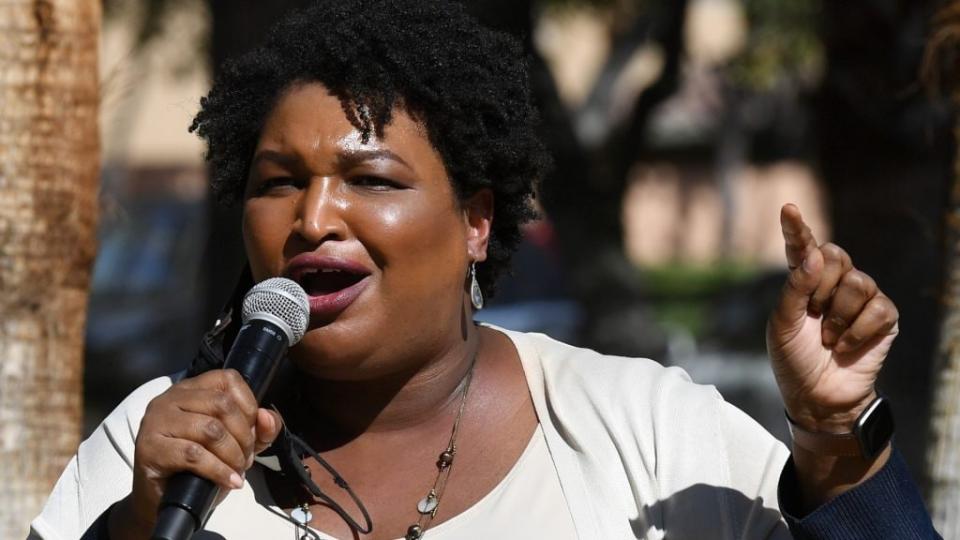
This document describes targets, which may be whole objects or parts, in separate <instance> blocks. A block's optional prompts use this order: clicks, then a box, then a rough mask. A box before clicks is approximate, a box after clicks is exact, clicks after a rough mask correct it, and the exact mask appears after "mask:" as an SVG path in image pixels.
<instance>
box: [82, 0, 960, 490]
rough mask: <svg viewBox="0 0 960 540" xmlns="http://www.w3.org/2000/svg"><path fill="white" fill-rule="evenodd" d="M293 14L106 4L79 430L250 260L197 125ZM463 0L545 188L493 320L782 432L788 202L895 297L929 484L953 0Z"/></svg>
mask: <svg viewBox="0 0 960 540" xmlns="http://www.w3.org/2000/svg"><path fill="white" fill-rule="evenodd" d="M298 3H302V2H297V1H294V0H278V1H274V2H255V1H253V0H237V1H230V2H228V1H226V0H207V1H203V0H151V1H146V2H134V1H133V0H105V7H106V8H107V9H106V19H105V26H104V31H103V50H102V79H103V101H102V126H103V137H104V145H105V146H104V168H103V188H102V193H101V206H102V212H103V217H102V221H101V229H100V248H99V254H98V259H97V263H96V268H95V274H94V281H93V291H92V297H91V302H90V313H89V319H88V321H89V322H88V327H87V352H86V375H85V384H86V389H87V390H86V392H87V394H86V399H87V401H86V403H87V411H86V422H85V424H86V430H87V431H88V432H89V431H90V430H92V429H93V428H94V427H95V426H96V425H97V423H98V422H99V421H100V419H101V418H102V417H103V415H104V414H106V413H107V412H108V411H109V410H110V409H111V408H112V407H113V406H115V404H116V403H117V402H118V401H119V400H120V399H121V398H122V397H123V396H124V395H126V394H127V393H128V392H129V391H130V390H131V389H132V388H134V387H135V386H136V385H138V384H140V383H142V382H143V381H145V380H148V379H150V378H153V377H156V376H158V375H161V374H164V373H169V372H173V371H177V370H179V369H183V368H184V367H186V365H187V364H188V362H189V361H190V359H191V357H192V355H193V353H194V351H195V350H196V347H197V343H198V339H199V336H200V334H201V333H202V332H203V330H204V329H205V328H206V327H208V326H209V325H211V324H212V323H213V320H214V316H215V313H216V312H217V311H218V309H219V306H221V305H222V304H223V302H224V301H225V299H226V296H227V294H228V293H229V292H230V290H231V288H232V286H233V282H234V280H235V279H236V275H237V272H238V271H239V267H238V263H237V261H238V260H240V259H239V257H240V247H239V241H238V238H237V231H239V228H238V227H236V226H234V224H235V223H236V220H237V217H238V214H237V213H236V211H235V210H233V211H228V210H218V209H215V208H214V207H213V205H212V203H211V201H209V200H207V198H206V187H205V166H204V163H203V160H202V153H203V148H202V146H201V145H200V143H199V140H198V139H196V138H195V137H194V136H192V135H190V134H189V133H188V132H187V126H188V125H189V124H190V121H191V119H192V116H193V114H194V113H195V112H196V110H197V107H198V103H199V99H200V97H201V96H202V95H203V94H204V93H205V91H206V88H207V87H208V85H209V80H210V78H211V76H212V75H211V74H212V73H213V72H214V70H215V68H214V67H215V66H217V65H219V63H220V61H222V59H223V58H225V57H227V56H230V55H232V54H236V53H238V52H242V51H243V50H245V49H247V48H248V47H250V46H251V45H252V44H253V43H254V42H255V40H256V39H257V38H258V37H260V36H261V35H262V34H263V32H264V31H265V30H266V28H267V26H269V22H270V21H273V20H275V19H276V18H278V17H279V16H281V15H282V13H283V12H284V11H285V10H286V9H290V8H291V7H293V6H295V5H297V4H298ZM854 4H856V6H853V5H852V4H851V3H850V2H849V1H840V0H823V1H819V2H817V1H809V0H643V1H640V0H637V1H630V0H581V1H575V0H553V1H546V0H544V1H540V2H533V1H532V0H526V1H520V0H517V1H507V0H473V1H470V2H467V5H468V7H469V9H471V10H472V11H473V12H474V13H476V14H477V16H478V17H480V18H481V19H483V20H484V21H485V22H487V23H488V24H490V25H492V26H495V27H498V28H501V29H503V30H505V31H508V32H511V33H514V34H515V35H517V36H519V37H521V38H522V39H523V40H524V42H525V43H526V45H527V46H528V48H529V51H530V53H531V71H532V83H533V86H534V89H535V91H536V94H537V98H538V100H539V104H540V107H541V111H542V115H543V118H544V125H543V135H544V139H545V140H546V141H547V143H548V145H549V146H550V147H551V148H552V149H553V150H554V154H555V155H556V157H557V165H558V166H557V170H556V172H555V173H554V175H553V176H552V177H550V178H549V179H547V181H546V182H545V183H544V186H543V192H542V194H541V197H540V204H541V205H542V207H543V210H544V219H543V220H541V221H539V222H537V223H534V224H531V225H530V226H529V227H528V229H527V240H526V242H525V243H524V245H523V247H522V248H521V251H520V253H519V254H518V256H517V259H516V267H515V272H514V275H513V276H511V277H510V278H509V279H508V280H507V281H506V282H505V283H504V284H503V286H502V287H501V292H500V294H499V295H498V296H497V297H496V298H495V299H494V300H493V302H491V304H490V307H489V308H488V309H485V310H484V311H483V312H481V313H480V318H481V319H483V320H487V321H491V322H494V323H497V324H502V325H504V326H508V327H511V328H515V329H520V330H537V331H545V332H547V333H549V334H551V335H554V336H556V337H558V338H560V339H564V340H567V341H570V342H573V343H577V344H581V345H585V346H589V347H594V348H597V349H599V350H601V351H603V352H608V353H620V354H630V355H642V356H649V357H652V358H655V359H657V360H658V361H661V362H663V363H666V364H677V365H681V366H683V367H684V368H686V369H687V370H688V371H690V373H691V374H692V376H693V378H694V379H695V380H697V381H698V382H703V383H708V384H716V385H717V386H718V387H719V388H720V390H721V392H722V393H723V394H724V395H725V396H726V397H727V398H728V399H729V400H731V401H733V402H734V403H736V404H738V405H740V406H741V407H743V408H745V409H746V410H747V411H748V412H749V413H750V414H752V415H753V416H754V417H755V418H757V419H758V420H760V421H761V422H762V423H764V425H765V426H766V427H767V428H768V429H770V430H771V431H772V432H774V433H775V434H777V435H778V436H781V437H784V436H785V429H784V421H783V417H782V413H781V405H780V399H779V394H778V392H777V389H776V387H775V385H774V382H773V378H772V374H771V372H770V370H769V367H768V365H767V361H766V355H765V350H764V349H765V347H764V336H763V333H764V325H765V319H766V315H767V313H768V311H769V309H770V308H771V307H772V305H773V302H774V300H775V299H776V297H777V294H778V293H779V290H780V287H781V285H782V283H783V280H784V278H785V266H784V265H785V262H784V257H783V243H782V238H781V236H780V228H779V208H780V206H781V205H782V204H783V203H786V202H794V203H797V204H798V205H799V206H800V208H801V209H802V211H803V213H804V216H805V218H806V220H807V221H808V223H810V224H811V226H812V227H813V229H814V232H815V234H816V235H817V238H818V239H819V240H820V241H821V242H825V241H829V240H831V239H834V240H836V241H837V242H838V243H840V244H841V245H842V246H844V247H845V248H846V249H848V251H850V253H851V254H852V255H853V258H854V261H855V264H857V265H858V266H859V267H861V268H862V269H864V270H865V271H866V272H868V273H870V274H871V275H873V276H875V277H876V278H877V281H878V282H879V283H880V285H881V287H883V288H884V289H885V290H886V291H887V292H888V294H889V295H890V296H891V297H892V298H893V299H894V300H895V301H896V302H897V305H898V307H899V308H900V310H901V314H902V321H903V322H902V335H901V338H900V339H899V340H898V344H897V346H896V347H895V350H894V352H893V354H892V357H891V360H890V362H889V364H890V365H889V367H888V368H887V369H886V371H885V375H884V377H885V380H884V382H883V388H884V391H885V392H887V393H888V394H890V395H891V396H892V397H893V398H894V403H895V404H896V408H897V411H898V415H900V416H898V419H900V420H901V422H900V430H899V432H898V444H899V445H900V447H901V449H903V450H904V452H905V453H906V455H907V457H908V460H909V461H910V464H911V466H912V467H913V468H914V471H915V472H916V474H917V476H918V477H922V470H923V468H922V464H923V453H924V446H925V440H926V429H927V428H926V425H925V422H922V421H918V420H917V419H924V418H926V417H927V408H928V407H929V395H930V373H931V370H932V367H931V366H932V359H933V357H934V350H935V343H936V330H937V317H938V313H939V307H938V302H937V291H938V290H939V289H940V282H941V280H942V267H943V261H942V259H941V255H940V249H941V245H942V241H943V240H942V225H941V222H942V217H943V212H944V210H945V207H946V193H947V189H948V186H949V182H950V181H951V178H952V175H951V164H952V160H953V155H954V146H953V138H952V135H951V132H950V129H951V127H952V117H951V113H950V110H949V108H948V107H947V106H946V105H944V104H943V103H942V102H941V101H940V100H938V99H934V98H931V97H929V96H928V95H927V94H926V93H925V92H924V91H922V89H921V88H920V87H919V85H918V83H917V79H916V75H917V72H918V70H919V66H920V62H921V58H922V51H923V45H924V39H925V36H926V34H927V28H928V25H929V20H930V17H931V15H932V13H933V10H934V9H935V7H936V4H937V2H933V1H913V2H893V1H890V2H882V1H873V2H866V1H857V2H854Z"/></svg>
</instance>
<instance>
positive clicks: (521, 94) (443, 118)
mask: <svg viewBox="0 0 960 540" xmlns="http://www.w3.org/2000/svg"><path fill="white" fill-rule="evenodd" d="M299 82H319V83H321V84H323V85H324V86H326V87H327V88H328V89H329V90H330V91H331V92H332V93H333V94H334V95H336V96H337V97H339V98H340V100H341V102H342V103H343V105H344V110H345V111H347V113H348V117H349V118H350V121H351V122H352V123H353V124H354V125H355V126H357V128H358V129H360V130H361V133H362V134H363V137H369V135H370V133H377V134H382V131H383V127H384V126H385V125H386V124H388V123H389V122H390V118H391V113H392V112H393V110H394V108H395V107H402V108H403V110H405V111H406V112H408V113H409V114H410V115H411V116H413V117H414V118H416V119H417V120H419V121H421V122H423V124H424V125H425V127H426V129H427V133H428V135H429V139H430V142H431V143H432V144H433V146H434V147H435V148H436V149H437V151H438V152H439V154H440V156H441V157H442V159H443V161H444V164H445V166H446V169H447V173H448V175H449V177H450V179H451V182H452V184H453V187H454V191H455V192H456V194H457V196H458V198H459V200H460V201H461V202H462V201H464V200H466V198H468V197H470V196H471V195H473V194H474V193H476V192H477V191H478V190H480V189H482V188H489V189H491V190H492V191H493V194H494V218H493V225H492V231H491V234H490V244H489V248H488V253H487V260H486V261H485V262H484V263H482V264H480V265H478V266H477V278H478V280H479V281H480V285H481V287H482V288H483V291H484V293H485V294H487V295H491V294H492V293H493V290H494V282H495V281H496V278H497V277H498V276H499V275H500V273H501V272H502V271H503V270H504V269H505V268H506V267H507V266H508V265H509V262H510V258H511V256H512V255H513V252H514V251H515V250H516V249H517V246H518V245H519V243H520V240H521V231H520V226H521V225H522V224H523V223H525V222H527V221H530V220H531V219H533V218H535V217H536V212H535V210H534V209H533V205H532V198H533V197H534V194H535V191H536V185H537V183H538V182H539V181H540V179H542V178H543V177H544V175H545V174H546V172H547V169H548V168H549V166H550V163H551V161H550V158H549V155H548V154H547V151H546V149H545V148H544V146H543V144H542V143H541V142H540V140H539V138H538V137H537V134H536V128H537V122H538V117H537V112H536V108H535V107H534V105H533V103H532V99H531V95H530V89H529V87H528V81H527V71H526V61H525V55H524V52H523V49H522V47H521V45H520V44H519V43H518V42H517V41H516V40H515V39H513V38H512V37H511V36H509V35H507V34H504V33H500V32H496V31H493V30H491V29H488V28H485V27H483V26H481V25H480V23H478V22H477V21H476V20H474V19H473V18H472V17H471V16H470V15H468V14H467V13H466V12H465V10H464V8H463V6H461V5H460V4H459V3H458V2H453V1H450V0H321V1H318V2H316V3H314V4H312V5H310V6H309V7H307V8H305V9H303V10H300V11H296V12H294V13H292V14H290V15H289V16H288V17H287V18H286V19H284V20H283V21H281V22H280V23H279V24H278V25H277V26H275V27H274V28H273V29H272V30H271V32H270V33H269V35H268V38H267V39H266V41H265V43H264V44H263V45H262V46H260V47H259V48H257V49H255V50H253V51H251V52H249V53H247V54H245V55H243V56H240V57H238V58H235V59H232V60H230V61H228V62H226V63H225V64H224V66H223V69H222V72H221V73H220V75H219V76H218V77H217V79H216V80H215V81H214V84H213V87H212V89H211V90H210V93H209V94H207V96H206V97H204V98H202V99H201V100H200V112H199V113H197V116H196V118H194V120H193V123H192V125H191V126H190V131H193V132H196V133H197V134H198V135H199V136H200V137H202V138H204V139H206V142H207V155H206V158H207V161H209V162H210V166H211V174H212V176H211V180H210V182H211V188H212V191H213V194H214V195H215V196H216V197H217V199H218V200H220V201H222V202H225V203H228V204H229V203H236V202H238V201H240V200H242V197H243V191H244V185H245V183H246V178H247V173H248V169H249V167H250V161H251V158H252V156H253V152H254V149H255V147H256V144H257V140H258V138H259V134H260V129H261V126H262V125H263V123H264V121H265V120H266V117H267V116H268V115H269V114H270V112H271V110H272V108H273V106H274V104H275V103H276V101H277V100H278V98H279V97H280V95H281V94H282V93H283V92H284V91H285V90H286V89H288V88H289V87H290V86H291V85H293V84H295V83H299Z"/></svg>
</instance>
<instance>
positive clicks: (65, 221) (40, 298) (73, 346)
mask: <svg viewBox="0 0 960 540" xmlns="http://www.w3.org/2000/svg"><path fill="white" fill-rule="evenodd" d="M100 9H101V8H100V0H33V1H27V0H21V1H15V0H5V1H3V2H0V314H2V317H0V538H10V539H15V538H24V537H25V536H26V534H27V531H28V524H29V521H30V520H31V519H32V518H33V516H35V515H36V514H37V513H38V512H39V510H40V508H41V506H42V504H43V503H44V501H45V500H46V497H47V494H48V493H49V492H50V489H51V488H52V487H53V483H54V482H55V480H56V479H57V477H58V476H59V475H60V473H61V471H62V470H63V468H64V466H65V465H66V463H67V461H68V460H69V459H70V457H71V455H73V453H74V452H75V451H76V449H77V444H78V442H79V438H80V424H81V416H82V408H81V405H82V395H81V392H82V384H81V381H82V364H83V332H84V323H85V310H86V303H87V292H88V287H89V282H90V273H91V266H92V263H93V258H94V252H95V249H96V245H95V244H96V236H95V232H96V231H95V226H96V214H97V184H98V174H99V149H100V148H99V132H98V126H97V110H98V100H99V94H98V78H99V75H98V72H97V56H98V45H99V42H98V36H99V28H100Z"/></svg>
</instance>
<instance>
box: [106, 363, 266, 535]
mask: <svg viewBox="0 0 960 540" xmlns="http://www.w3.org/2000/svg"><path fill="white" fill-rule="evenodd" d="M280 427H281V418H280V416H279V415H278V414H277V413H276V412H274V411H271V410H269V409H261V408H258V406H257V402H256V399H255V398H254V396H253V393H252V392H251V391H250V388H249V387H248V386H247V384H246V382H244V380H243V378H242V377H241V376H240V374H239V373H237V372H236V371H235V370H232V369H226V370H223V369H219V370H213V371H208V372H206V373H203V374H201V375H198V376H196V377H193V378H190V379H184V380H182V381H180V382H179V383H177V384H175V385H173V386H171V387H170V388H169V389H167V391H166V392H164V393H162V394H160V395H159V396H157V397H155V398H154V399H153V401H151V402H150V404H149V405H148V406H147V409H146V412H145V413H144V415H143V419H142V420H141V422H140V431H139V432H138V434H137V440H136V450H135V453H134V462H133V490H132V492H131V493H130V495H129V496H128V497H127V498H126V499H124V500H122V501H120V503H119V506H120V508H115V509H114V511H112V512H111V514H110V532H111V537H112V538H115V539H120V538H147V537H149V535H150V533H151V532H152V529H153V526H154V523H155V521H156V517H157V510H158V508H159V505H160V497H161V496H162V495H163V490H164V488H165V486H166V483H167V480H168V479H169V478H170V477H171V476H173V475H174V474H176V473H179V472H183V471H188V472H191V473H193V474H196V475H197V476H201V477H203V478H207V479H208V480H210V481H212V482H214V483H215V484H217V485H218V486H220V488H221V493H220V497H219V498H218V499H217V503H219V502H220V501H221V500H223V498H224V497H225V496H226V494H227V493H228V492H229V490H231V489H239V488H241V487H242V486H243V475H244V473H245V472H246V471H247V469H249V468H250V467H251V466H252V465H253V457H254V456H255V455H256V454H257V453H259V452H262V451H263V450H265V449H266V448H267V447H268V446H270V444H271V443H272V442H273V440H274V439H275V438H276V437H277V435H278V434H279V432H280Z"/></svg>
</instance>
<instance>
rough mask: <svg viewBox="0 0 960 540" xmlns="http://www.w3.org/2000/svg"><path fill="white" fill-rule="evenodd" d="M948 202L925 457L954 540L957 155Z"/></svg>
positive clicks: (958, 478)
mask: <svg viewBox="0 0 960 540" xmlns="http://www.w3.org/2000/svg"><path fill="white" fill-rule="evenodd" d="M958 136H960V134H958ZM958 140H960V139H958ZM950 203H951V204H950V210H949V211H948V212H947V219H946V223H945V234H946V238H947V244H946V257H947V261H948V263H947V264H948V268H947V278H946V283H945V286H944V291H943V301H944V311H943V320H942V323H941V326H940V332H941V333H940V347H939V350H938V354H937V360H936V372H935V373H936V375H935V376H934V377H935V379H934V386H935V388H936V391H935V392H934V399H933V407H932V411H931V412H932V415H931V430H932V438H931V447H930V451H929V460H928V463H929V476H930V503H931V512H932V513H933V523H934V526H935V527H936V529H937V530H938V531H940V534H942V535H943V537H944V538H945V539H947V540H956V539H960V512H958V509H960V160H958V162H957V171H956V176H955V180H954V184H953V191H952V193H951V196H950Z"/></svg>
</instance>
